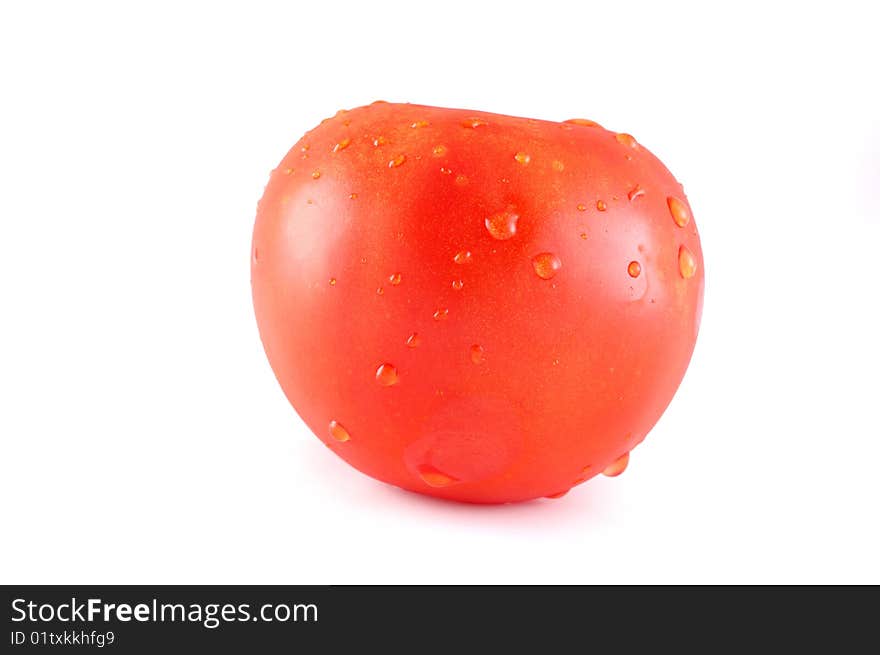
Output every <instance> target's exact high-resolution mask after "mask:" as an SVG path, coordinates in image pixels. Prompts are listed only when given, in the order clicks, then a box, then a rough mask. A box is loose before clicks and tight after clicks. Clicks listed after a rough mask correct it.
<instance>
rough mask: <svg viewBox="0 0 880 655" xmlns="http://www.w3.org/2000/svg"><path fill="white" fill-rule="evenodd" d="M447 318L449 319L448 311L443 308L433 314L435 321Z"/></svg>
mask: <svg viewBox="0 0 880 655" xmlns="http://www.w3.org/2000/svg"><path fill="white" fill-rule="evenodd" d="M447 318H449V310H448V309H446V308H445V307H443V308H440V309H438V310H437V311H436V312H434V320H435V321H445V320H446V319H447Z"/></svg>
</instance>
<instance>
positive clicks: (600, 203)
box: [596, 200, 608, 212]
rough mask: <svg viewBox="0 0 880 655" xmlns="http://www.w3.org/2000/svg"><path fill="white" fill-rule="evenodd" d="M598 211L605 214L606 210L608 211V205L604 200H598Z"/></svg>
mask: <svg viewBox="0 0 880 655" xmlns="http://www.w3.org/2000/svg"><path fill="white" fill-rule="evenodd" d="M596 209H598V210H599V211H600V212H604V211H605V210H606V209H608V205H607V204H605V201H604V200H597V201H596Z"/></svg>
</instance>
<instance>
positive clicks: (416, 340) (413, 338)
mask: <svg viewBox="0 0 880 655" xmlns="http://www.w3.org/2000/svg"><path fill="white" fill-rule="evenodd" d="M421 343H422V338H421V337H420V336H419V333H418V332H413V333H412V334H411V335H409V336H408V337H407V338H406V345H407V346H409V347H410V348H418V347H419V345H420V344H421Z"/></svg>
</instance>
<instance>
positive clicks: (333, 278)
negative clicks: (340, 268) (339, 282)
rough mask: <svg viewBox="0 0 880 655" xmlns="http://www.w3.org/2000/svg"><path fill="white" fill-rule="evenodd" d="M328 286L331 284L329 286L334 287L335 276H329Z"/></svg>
mask: <svg viewBox="0 0 880 655" xmlns="http://www.w3.org/2000/svg"><path fill="white" fill-rule="evenodd" d="M330 286H331V287H335V286H336V278H335V277H331V278H330Z"/></svg>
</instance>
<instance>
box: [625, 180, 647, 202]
mask: <svg viewBox="0 0 880 655" xmlns="http://www.w3.org/2000/svg"><path fill="white" fill-rule="evenodd" d="M643 195H645V190H644V189H643V188H642V187H640V186H639V185H638V184H636V185H635V186H634V187H633V188H632V189H631V190H630V192H629V193H628V194H626V197H627V198H629V201H630V202H633V201H634V200H635V199H636V198H641V197H642V196H643Z"/></svg>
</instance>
